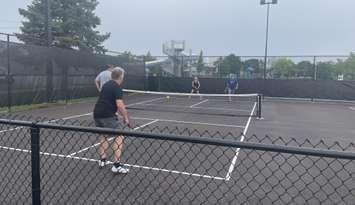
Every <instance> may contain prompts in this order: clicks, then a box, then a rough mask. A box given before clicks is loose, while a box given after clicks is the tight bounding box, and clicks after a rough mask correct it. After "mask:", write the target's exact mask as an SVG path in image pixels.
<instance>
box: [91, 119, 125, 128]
mask: <svg viewBox="0 0 355 205" xmlns="http://www.w3.org/2000/svg"><path fill="white" fill-rule="evenodd" d="M94 120H95V125H96V127H103V128H111V129H121V128H122V125H121V122H120V121H119V120H118V119H117V117H110V118H94Z"/></svg>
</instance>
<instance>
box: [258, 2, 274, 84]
mask: <svg viewBox="0 0 355 205" xmlns="http://www.w3.org/2000/svg"><path fill="white" fill-rule="evenodd" d="M260 4H261V5H267V14H266V32H265V56H264V80H265V79H266V63H267V51H268V50H267V48H268V41H269V15H270V5H271V4H277V0H260Z"/></svg>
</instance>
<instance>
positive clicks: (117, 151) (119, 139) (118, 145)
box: [112, 136, 124, 163]
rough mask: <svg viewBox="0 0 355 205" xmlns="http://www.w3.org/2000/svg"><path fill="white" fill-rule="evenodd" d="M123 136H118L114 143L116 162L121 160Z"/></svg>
mask: <svg viewBox="0 0 355 205" xmlns="http://www.w3.org/2000/svg"><path fill="white" fill-rule="evenodd" d="M123 139H124V138H123V136H118V137H116V139H115V142H114V143H113V145H112V149H113V152H114V154H115V163H120V162H121V155H122V149H123Z"/></svg>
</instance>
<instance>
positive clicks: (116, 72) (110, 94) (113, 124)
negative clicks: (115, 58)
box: [94, 67, 130, 173]
mask: <svg viewBox="0 0 355 205" xmlns="http://www.w3.org/2000/svg"><path fill="white" fill-rule="evenodd" d="M111 77H112V80H110V81H108V82H107V83H105V84H104V85H103V87H102V90H101V92H100V96H99V99H98V100H97V102H96V104H95V108H94V120H95V125H96V126H97V127H105V128H112V129H120V128H122V125H121V123H120V121H119V120H118V119H117V116H116V113H117V112H118V113H120V114H121V115H122V117H123V123H124V124H126V125H129V123H130V122H129V117H128V113H127V110H126V108H125V104H124V102H123V91H122V87H121V84H122V83H123V79H124V70H123V69H122V68H119V67H116V68H114V69H113V70H112V74H111ZM123 139H124V138H123V136H117V137H116V138H115V142H114V144H113V145H112V149H113V150H114V154H115V162H114V164H113V166H112V169H111V170H112V172H114V173H127V172H128V171H129V169H128V168H126V167H124V166H123V165H122V164H121V163H120V159H121V155H122V148H123ZM108 148H109V143H108V139H107V136H103V137H101V138H100V148H99V152H100V158H101V160H100V163H99V166H100V167H103V166H105V165H106V163H107V161H106V160H107V154H106V151H107V149H108Z"/></svg>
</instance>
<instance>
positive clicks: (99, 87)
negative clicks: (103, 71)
mask: <svg viewBox="0 0 355 205" xmlns="http://www.w3.org/2000/svg"><path fill="white" fill-rule="evenodd" d="M99 76H100V74H99V75H98V76H97V77H96V78H95V85H96V88H97V90H98V91H99V92H101V82H100V77H99Z"/></svg>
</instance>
